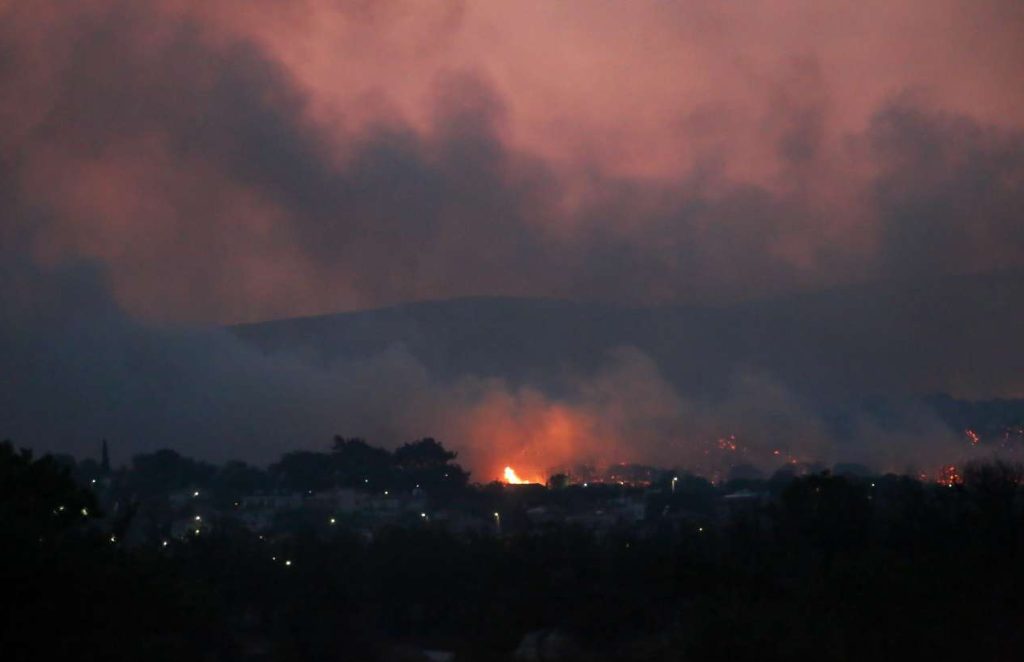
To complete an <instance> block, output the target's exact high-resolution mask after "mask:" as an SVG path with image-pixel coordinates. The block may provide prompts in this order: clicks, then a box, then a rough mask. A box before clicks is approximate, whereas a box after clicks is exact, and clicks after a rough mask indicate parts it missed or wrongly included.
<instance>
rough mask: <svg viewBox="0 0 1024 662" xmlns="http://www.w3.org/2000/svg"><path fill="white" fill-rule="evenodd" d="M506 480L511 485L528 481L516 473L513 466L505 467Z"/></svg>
mask: <svg viewBox="0 0 1024 662" xmlns="http://www.w3.org/2000/svg"><path fill="white" fill-rule="evenodd" d="M505 482H506V483H508V484H509V485H523V484H525V483H526V482H527V481H525V480H523V479H522V478H520V477H519V476H518V475H516V470H515V469H513V468H512V467H505Z"/></svg>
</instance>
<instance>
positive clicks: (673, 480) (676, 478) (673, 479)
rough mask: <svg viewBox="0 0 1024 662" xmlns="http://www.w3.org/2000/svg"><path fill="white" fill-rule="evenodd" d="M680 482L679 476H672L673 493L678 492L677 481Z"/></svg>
mask: <svg viewBox="0 0 1024 662" xmlns="http://www.w3.org/2000/svg"><path fill="white" fill-rule="evenodd" d="M678 482H679V476H672V494H675V493H676V483H678Z"/></svg>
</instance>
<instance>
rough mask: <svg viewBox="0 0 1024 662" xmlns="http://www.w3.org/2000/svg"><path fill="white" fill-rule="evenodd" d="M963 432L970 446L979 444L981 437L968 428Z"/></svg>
mask: <svg viewBox="0 0 1024 662" xmlns="http://www.w3.org/2000/svg"><path fill="white" fill-rule="evenodd" d="M964 432H965V433H966V434H967V439H968V441H970V442H971V445H972V446H977V445H978V444H979V443H981V437H979V436H978V433H977V432H975V431H974V430H971V429H970V428H968V429H966V430H964Z"/></svg>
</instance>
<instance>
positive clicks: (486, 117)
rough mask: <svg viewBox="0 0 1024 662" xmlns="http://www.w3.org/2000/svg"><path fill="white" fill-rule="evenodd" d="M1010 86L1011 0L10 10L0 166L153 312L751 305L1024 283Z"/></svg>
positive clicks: (1020, 117) (265, 314) (2, 7)
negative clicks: (910, 284) (472, 297)
mask: <svg viewBox="0 0 1024 662" xmlns="http://www.w3.org/2000/svg"><path fill="white" fill-rule="evenodd" d="M1022 69H1024V5H1022V4H1021V3H1019V2H1015V1H1013V0H1009V1H996V0H971V1H953V0H879V1H877V2H875V1H873V0H858V1H856V2H820V1H817V0H807V1H802V0H801V1H788V2H787V1H781V0H777V1H773V2H768V1H758V0H747V1H743V2H721V1H718V0H714V1H710V0H708V1H705V0H698V1H684V0H629V1H626V0H586V1H568V0H561V1H551V0H544V1H537V2H529V1H525V2H524V1H516V2H497V1H493V2H492V1H487V0H483V1H477V2H454V1H453V2H447V1H445V2H441V1H434V0H372V1H371V0H357V1H348V0H299V1H292V2H278V1H273V0H220V1H213V2H185V1H175V0H152V1H149V2H145V3H140V2H133V1H118V0H78V1H76V2H67V1H51V0H34V1H33V2H17V1H13V0H9V1H5V2H0V122H2V125H3V127H4V130H3V132H2V135H0V156H2V160H0V167H2V168H3V169H4V175H5V177H4V179H5V186H6V190H5V195H6V196H7V198H8V199H7V200H5V202H6V203H7V204H6V206H7V207H8V209H10V207H11V206H12V204H16V205H17V209H18V210H19V211H18V213H19V214H20V215H21V216H22V217H23V220H22V227H21V228H20V229H19V232H20V236H21V237H22V240H23V241H24V242H25V244H24V246H25V250H26V251H28V252H29V253H30V254H31V256H32V260H33V261H34V262H36V263H38V264H42V265H47V266H53V265H56V264H62V263H71V262H75V261H77V260H79V259H82V258H85V259H88V260H92V261H95V263H96V264H98V265H100V266H101V268H102V269H103V270H104V272H105V273H106V274H107V275H108V277H109V279H110V282H111V284H112V287H113V290H114V293H115V296H116V298H117V300H118V301H119V302H121V303H122V304H123V305H124V306H125V307H126V308H127V309H128V310H130V311H131V312H132V313H134V314H138V315H141V316H144V317H146V318H149V319H156V320H164V321H168V320H169V321H202V322H227V321H243V320H248V321H251V320H258V319H267V318H272V317H283V316H290V315H296V314H308V313H314V312H324V311H338V310H347V309H354V308H360V307H367V306H373V305H378V304H382V303H391V302H398V301H406V300H411V299H424V298H440V297H451V296H458V295H466V294H516V295H541V294H542V295H547V296H552V295H553V296H565V297H573V298H588V299H612V300H618V301H627V302H632V301H644V302H647V301H681V302H685V301H712V302H714V301H723V300H734V299H746V298H752V297H756V296H759V295H762V294H769V293H777V292H786V291H790V290H793V289H807V288H817V287H820V286H822V285H827V284H831V283H837V282H850V281H862V280H873V279H879V278H888V277H901V278H902V277H908V276H911V277H912V276H917V275H921V274H934V273H936V272H969V271H978V270H984V269H987V268H990V267H996V266H1009V265H1020V264H1022V263H1024V223H1022V222H1021V220H1020V214H1021V208H1022V197H1024V186H1022V178H1024V138H1022V130H1024V80H1022V76H1021V71H1022ZM15 200H16V202H14V201H15ZM12 215H13V212H11V211H9V213H7V214H6V215H5V216H6V217H5V219H4V223H5V225H7V224H10V223H11V218H10V217H11V216H12ZM5 230H6V232H7V233H10V232H12V230H11V229H10V228H5Z"/></svg>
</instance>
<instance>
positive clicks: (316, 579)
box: [0, 444, 1024, 662]
mask: <svg viewBox="0 0 1024 662" xmlns="http://www.w3.org/2000/svg"><path fill="white" fill-rule="evenodd" d="M450 459H451V458H450V457H447V456H445V458H444V463H447V462H448V461H449V460H450ZM414 464H415V463H414ZM962 474H963V475H962V482H960V483H958V484H955V485H952V486H946V485H936V484H933V483H925V482H919V481H917V480H914V479H911V478H907V477H898V476H884V477H860V478H854V477H843V476H835V475H831V474H828V473H815V474H811V475H806V476H801V477H790V478H787V479H786V480H785V481H782V482H778V481H777V482H775V483H771V484H769V483H765V484H763V485H760V486H759V488H764V489H765V490H766V492H765V497H764V498H762V499H756V500H745V501H744V504H743V505H742V507H736V508H734V507H731V506H730V507H726V508H725V509H724V510H723V509H721V508H719V507H718V506H717V505H716V504H719V503H720V502H721V490H719V489H718V488H715V487H712V486H710V485H709V484H707V483H706V482H703V481H700V480H699V479H694V478H685V479H681V480H679V481H677V484H676V485H675V486H674V489H667V488H666V489H663V490H661V491H659V490H657V489H654V490H648V492H649V493H650V497H649V499H648V506H649V507H648V508H647V512H646V513H645V515H644V517H643V519H642V521H639V522H634V523H630V524H621V525H614V526H610V527H605V528H600V529H595V528H592V527H591V528H588V527H586V526H583V525H580V524H575V523H573V522H572V521H570V520H565V521H560V522H556V523H550V522H549V523H547V524H544V525H537V526H530V525H527V524H526V523H521V524H520V525H518V526H517V525H515V520H516V517H515V515H514V513H516V512H517V508H518V507H519V506H517V502H516V499H519V500H520V501H521V500H522V499H529V498H536V499H541V500H548V501H551V500H555V501H557V500H558V499H562V500H565V501H566V502H568V501H571V500H572V499H575V498H583V497H581V496H580V495H583V494H591V493H594V494H596V493H599V492H600V490H596V491H594V492H584V491H582V490H580V489H579V488H574V487H564V488H561V489H559V490H555V489H552V490H543V492H544V494H542V495H539V496H538V495H537V494H534V496H533V497H524V496H523V495H524V494H528V492H523V491H520V492H519V493H518V494H514V493H512V491H511V490H507V491H506V492H502V491H501V490H502V489H503V488H498V487H495V486H491V487H486V486H484V487H481V486H472V485H468V484H467V483H466V482H465V480H464V477H460V478H459V479H458V480H459V483H460V487H459V489H460V490H461V492H460V493H459V494H452V493H451V492H450V491H449V492H447V493H445V494H444V495H443V499H445V500H449V501H450V500H452V499H456V500H458V499H465V500H467V501H469V502H474V503H475V502H481V504H482V505H481V506H480V507H487V508H492V507H493V508H502V509H504V510H503V512H504V513H508V515H507V518H508V519H509V520H510V521H509V523H508V525H507V526H506V528H505V530H500V531H499V530H494V531H486V530H480V531H473V530H469V531H459V532H456V531H452V530H450V529H449V528H445V527H444V526H442V525H441V524H435V523H434V522H432V521H430V520H429V519H428V518H426V517H424V518H422V521H419V522H416V523H415V524H410V523H402V522H401V521H396V522H395V523H393V524H389V525H385V526H381V527H379V528H377V529H375V530H373V532H372V534H370V533H368V532H367V530H366V529H365V528H364V527H361V526H358V525H357V524H356V523H355V522H354V521H352V522H347V521H339V522H338V525H337V526H331V527H330V528H326V527H318V526H305V527H304V526H302V525H301V522H300V523H298V524H295V525H293V526H290V527H288V529H287V531H280V532H278V533H276V534H275V535H263V534H258V533H255V532H253V531H250V530H248V529H246V528H245V527H240V526H230V525H224V526H221V527H218V528H214V529H211V530H204V531H203V533H202V535H198V534H196V535H191V536H186V537H179V538H170V539H164V540H160V538H159V536H158V537H156V538H154V539H153V541H152V543H148V542H144V543H139V544H134V545H126V544H122V541H121V540H119V538H118V536H119V535H121V530H120V529H119V528H118V527H119V526H122V525H123V521H124V519H125V517H124V513H123V509H122V507H121V506H119V509H122V516H120V519H119V516H115V514H114V513H111V512H107V513H103V514H101V513H100V504H99V503H98V495H97V492H96V490H95V489H93V488H91V487H89V483H91V480H90V481H88V482H86V483H85V484H84V485H83V482H82V480H81V479H80V478H79V479H76V477H75V475H74V472H73V470H72V468H70V467H68V466H67V465H66V464H64V463H62V462H60V461H58V460H57V459H54V458H52V457H43V458H40V459H34V458H33V457H32V456H31V455H30V454H29V453H27V452H24V451H17V450H15V449H14V448H13V447H12V446H11V445H10V444H4V445H2V446H0V522H2V525H3V534H2V535H0V587H2V596H3V597H2V605H3V607H2V609H3V613H2V614H0V616H2V620H0V642H2V657H3V659H5V660H8V661H14V660H42V659H57V660H174V661H183V660H365V661H369V662H372V661H374V660H427V659H454V660H514V659H525V660H531V659H532V660H594V661H599V660H746V659H756V660H776V659H778V660H783V659H785V660H793V659H819V660H893V659H905V660H919V659H931V660H953V659H965V660H1012V659H1020V658H1021V656H1022V654H1024V627H1022V625H1024V563H1022V561H1024V554H1022V551H1024V487H1022V479H1024V471H1022V469H1021V467H1020V466H1017V465H1011V464H1005V463H999V462H992V463H987V464H977V465H972V466H969V467H967V468H965V469H964V471H963V472H962ZM125 480H127V478H125ZM735 487H736V486H732V487H731V488H729V489H734V488H735ZM537 489H538V490H540V489H542V488H537ZM538 494H539V493H538ZM574 495H575V496H574ZM586 498H592V497H586ZM593 498H598V497H593ZM616 498H618V497H616ZM474 500H475V501H474ZM136 503H137V504H138V503H144V501H137V502H136ZM495 504H497V505H495ZM520 505H522V504H520ZM135 507H138V506H137V505H136V506H135ZM431 507H434V505H433V504H432V505H431ZM108 508H109V507H108ZM672 513H677V514H679V513H682V515H679V516H671V514H672ZM525 521H526V520H525V519H524V520H522V522H525ZM431 655H433V656H434V657H430V656H431Z"/></svg>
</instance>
